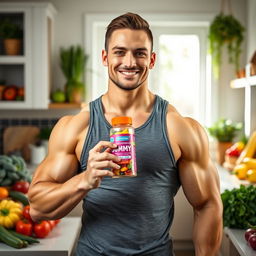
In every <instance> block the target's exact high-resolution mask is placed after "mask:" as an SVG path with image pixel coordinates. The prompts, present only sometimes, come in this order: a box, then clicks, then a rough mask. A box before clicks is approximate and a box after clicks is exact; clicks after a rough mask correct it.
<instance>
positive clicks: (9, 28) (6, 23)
mask: <svg viewBox="0 0 256 256" xmlns="http://www.w3.org/2000/svg"><path fill="white" fill-rule="evenodd" d="M0 37H1V38H4V39H21V38H22V37H23V31H22V29H21V28H20V26H19V25H17V24H14V23H12V22H11V21H10V20H9V19H5V20H3V21H0Z"/></svg>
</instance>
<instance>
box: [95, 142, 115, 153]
mask: <svg viewBox="0 0 256 256" xmlns="http://www.w3.org/2000/svg"><path fill="white" fill-rule="evenodd" d="M116 147H117V146H116V145H115V144H114V143H112V142H110V141H100V142H99V143H98V144H97V145H96V146H95V147H94V150H95V151H96V152H102V150H103V149H104V148H111V149H114V148H116Z"/></svg>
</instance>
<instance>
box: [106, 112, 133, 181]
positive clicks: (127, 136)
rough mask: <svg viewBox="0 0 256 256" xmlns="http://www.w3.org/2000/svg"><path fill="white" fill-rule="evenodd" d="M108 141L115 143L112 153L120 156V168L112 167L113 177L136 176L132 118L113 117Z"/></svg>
mask: <svg viewBox="0 0 256 256" xmlns="http://www.w3.org/2000/svg"><path fill="white" fill-rule="evenodd" d="M111 123H112V128H111V129H110V141H111V142H113V143H115V144H116V145H117V148H116V149H113V150H112V154H114V155H117V156H118V157H120V158H121V161H120V162H119V163H118V165H120V166H121V168H120V169H113V172H114V176H113V178H120V177H135V176H137V165H136V153H135V131H134V128H133V127H132V118H131V117H128V116H120V117H114V118H112V120H111Z"/></svg>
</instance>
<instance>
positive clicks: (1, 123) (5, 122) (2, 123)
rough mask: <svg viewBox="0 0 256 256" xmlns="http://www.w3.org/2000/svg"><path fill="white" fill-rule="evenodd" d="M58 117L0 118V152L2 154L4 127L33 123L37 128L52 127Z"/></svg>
mask: <svg viewBox="0 0 256 256" xmlns="http://www.w3.org/2000/svg"><path fill="white" fill-rule="evenodd" d="M57 121H58V119H56V118H53V119H47V118H43V119H35V118H32V119H28V118H21V119H17V118H15V119H0V154H3V132H4V129H5V128H7V127H9V126H23V125H24V126H25V125H33V126H37V127H39V128H52V127H53V126H54V125H55V124H56V123H57Z"/></svg>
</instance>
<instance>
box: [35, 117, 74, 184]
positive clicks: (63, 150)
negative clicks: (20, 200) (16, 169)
mask: <svg viewBox="0 0 256 256" xmlns="http://www.w3.org/2000/svg"><path fill="white" fill-rule="evenodd" d="M70 119H71V118H70V117H65V118H62V119H61V120H60V121H59V122H58V123H57V125H56V126H55V127H54V129H53V131H52V133H51V136H50V140H49V148H48V154H47V156H46V158H45V159H44V160H43V162H42V163H41V164H40V165H39V166H38V168H37V170H36V173H35V175H34V177H33V184H34V183H38V182H41V181H49V182H56V183H63V182H65V181H66V180H68V179H69V178H71V177H72V176H73V175H74V174H75V172H76V170H77V168H78V160H77V157H76V155H75V146H76V143H77V139H76V137H75V136H71V135H72V133H73V131H72V130H71V129H70V126H69V125H68V122H69V121H70Z"/></svg>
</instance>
